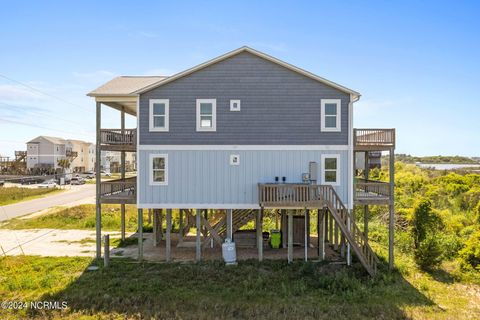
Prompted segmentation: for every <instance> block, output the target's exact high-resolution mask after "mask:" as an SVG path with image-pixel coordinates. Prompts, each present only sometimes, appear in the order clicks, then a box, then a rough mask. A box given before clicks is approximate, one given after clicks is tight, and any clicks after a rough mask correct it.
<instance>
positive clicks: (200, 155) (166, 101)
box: [88, 47, 395, 274]
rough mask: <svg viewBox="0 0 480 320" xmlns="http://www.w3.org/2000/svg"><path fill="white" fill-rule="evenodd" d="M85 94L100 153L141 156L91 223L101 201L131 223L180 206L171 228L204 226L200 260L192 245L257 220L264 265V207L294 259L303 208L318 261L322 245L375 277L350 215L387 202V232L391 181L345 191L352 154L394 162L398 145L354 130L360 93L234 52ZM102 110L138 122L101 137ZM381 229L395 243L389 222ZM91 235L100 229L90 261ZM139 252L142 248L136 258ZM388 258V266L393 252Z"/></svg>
mask: <svg viewBox="0 0 480 320" xmlns="http://www.w3.org/2000/svg"><path fill="white" fill-rule="evenodd" d="M88 95H89V96H92V97H95V99H96V101H97V142H99V144H98V145H97V154H99V153H100V152H101V151H102V150H110V151H112V150H115V151H120V152H136V153H137V155H138V158H137V166H138V168H137V169H138V176H137V178H136V180H128V179H121V180H118V182H117V183H118V186H116V187H114V186H115V183H116V182H115V181H109V182H108V185H107V184H105V186H102V188H100V189H97V190H101V193H99V194H97V219H99V220H97V222H99V221H100V219H101V204H102V203H120V204H122V211H123V210H124V209H123V206H124V204H125V203H136V205H137V207H138V208H139V225H140V224H142V214H141V212H142V210H143V209H153V210H154V212H156V214H157V213H158V214H161V213H160V212H166V219H167V225H168V223H171V210H172V209H180V212H182V213H181V215H180V220H181V221H182V218H181V217H182V214H183V213H185V215H188V216H190V217H191V218H192V219H194V220H193V221H196V225H197V232H200V230H201V225H202V226H203V225H206V227H207V230H205V231H204V234H203V236H200V235H198V236H197V241H196V258H197V259H200V257H201V250H202V249H201V248H202V245H201V244H200V242H201V241H202V240H201V239H203V242H204V244H203V246H205V245H208V243H209V241H212V243H213V242H216V243H220V242H221V241H223V239H225V238H232V237H233V238H234V239H235V232H236V230H238V228H240V227H241V226H242V225H244V224H245V223H246V222H248V221H251V220H252V219H255V220H256V226H257V227H256V234H257V247H258V257H259V259H260V260H261V259H262V258H263V245H262V231H264V230H262V221H263V213H264V210H265V209H279V211H275V212H280V213H281V216H282V217H281V218H282V234H283V239H287V238H288V244H286V243H285V242H284V247H288V260H289V261H291V260H292V259H293V247H292V245H293V242H291V241H290V239H292V238H295V234H294V233H293V229H292V228H293V227H292V225H293V222H292V221H293V220H294V219H293V215H294V214H295V215H296V216H297V217H302V219H304V220H307V221H308V220H309V217H310V211H311V210H316V211H317V210H318V217H319V218H318V227H319V230H322V231H321V233H319V237H320V239H323V240H322V241H319V243H318V252H319V259H323V258H324V257H325V243H330V244H333V245H334V248H335V249H339V248H341V250H342V252H343V253H342V254H343V256H346V260H347V263H350V250H353V252H354V253H355V254H356V255H357V257H358V258H359V260H360V261H361V262H362V264H363V265H364V266H365V268H366V269H367V270H368V272H369V273H370V274H374V273H375V270H376V261H377V260H376V257H375V256H374V254H373V251H372V250H371V248H370V247H369V246H368V244H367V237H368V235H367V231H366V230H367V226H368V224H367V222H368V221H367V220H366V222H365V223H366V224H365V233H362V232H360V231H359V229H358V227H357V226H356V224H355V223H354V220H353V219H352V216H351V212H352V209H353V208H354V205H362V206H365V208H366V209H365V211H366V212H367V210H368V204H372V203H375V204H386V205H389V206H390V214H391V221H392V223H393V218H392V217H393V197H390V194H393V184H388V183H386V184H385V183H382V182H372V181H370V180H368V176H365V177H364V180H360V179H358V180H355V182H354V172H355V170H354V163H353V162H354V159H355V155H354V153H355V152H369V151H382V150H384V151H390V155H391V156H390V159H391V163H392V162H393V149H394V140H395V138H394V130H393V129H385V130H379V129H358V130H357V129H353V104H354V102H356V101H358V99H359V98H360V94H359V93H358V92H356V91H354V90H351V89H348V88H346V87H344V86H342V85H339V84H337V83H334V82H332V81H329V80H326V79H324V78H321V77H319V76H316V75H314V74H312V73H310V72H308V71H305V70H303V69H300V68H298V67H295V66H293V65H290V64H288V63H285V62H283V61H280V60H278V59H276V58H273V57H271V56H269V55H266V54H264V53H261V52H259V51H256V50H254V49H251V48H248V47H242V48H240V49H237V50H235V51H232V52H229V53H227V54H225V55H222V56H220V57H218V58H215V59H213V60H210V61H207V62H205V63H203V64H200V65H198V66H196V67H193V68H191V69H188V70H186V71H183V72H180V73H178V74H176V75H173V76H171V77H118V78H115V79H113V80H111V81H109V82H107V83H106V84H104V85H103V86H101V87H100V88H98V89H96V90H94V91H92V92H91V93H89V94H88ZM102 105H107V106H109V107H112V108H114V109H117V110H119V111H121V114H122V119H124V114H125V113H128V114H131V115H134V116H136V117H137V124H138V128H137V129H125V128H124V126H125V124H124V120H122V123H121V128H120V129H118V128H117V129H102V128H100V127H99V125H98V123H100V121H99V120H100V119H99V117H100V116H101V106H102ZM391 167H392V168H393V166H391ZM365 171H367V172H368V170H365ZM391 177H393V171H391ZM98 183H101V182H100V181H98ZM354 183H356V185H354ZM102 184H103V183H102ZM109 190H111V191H109ZM118 190H124V192H123V193H119V191H118ZM132 191H133V192H132ZM160 210H162V211H160ZM205 210H215V211H216V212H225V215H226V216H225V219H223V220H222V222H221V223H223V226H222V225H220V226H219V225H215V226H214V225H210V223H212V224H213V222H212V221H210V220H209V219H208V218H205V217H203V212H206V211H205ZM122 216H123V215H122ZM287 216H288V217H287ZM160 217H161V216H160ZM193 217H195V218H193ZM157 221H159V220H158V219H157ZM188 221H190V219H189V220H188ZM181 223H182V222H181ZM218 223H220V222H218ZM157 224H158V222H157ZM97 225H98V226H100V223H97ZM305 226H307V224H306V223H305ZM223 227H225V230H224V229H223ZM332 228H334V229H335V230H336V231H335V232H333V231H332V230H333V229H332ZM139 229H140V230H141V229H142V228H139ZM154 230H156V226H155V219H154ZM220 230H224V231H220ZM390 231H391V235H392V237H393V224H391V225H390ZM100 232H101V230H100V228H98V229H97V256H98V257H100V250H101V247H100V244H101V234H100ZM169 234H170V233H168V232H167V256H166V259H167V260H169V259H170V240H169ZM339 235H340V236H339ZM202 237H203V238H202ZM328 239H329V242H326V241H327V240H328ZM339 239H343V240H341V241H340V240H339ZM392 239H393V238H392ZM156 241H157V240H156V236H154V243H156ZM284 241H286V240H284ZM307 241H308V242H309V241H310V240H309V232H307V228H305V243H307ZM310 245H313V244H312V243H311V242H310V244H309V245H307V246H306V247H308V246H310ZM391 245H393V240H392V241H391ZM142 246H143V244H142V242H139V259H142V257H143V249H142V248H143V247H142ZM339 250H340V249H339ZM390 254H391V255H390V262H391V263H393V246H391V248H390ZM305 259H306V257H305Z"/></svg>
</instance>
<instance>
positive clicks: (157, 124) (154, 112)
mask: <svg viewBox="0 0 480 320" xmlns="http://www.w3.org/2000/svg"><path fill="white" fill-rule="evenodd" d="M169 105H170V102H169V100H168V99H150V120H149V122H150V131H168V122H169V109H170V108H169Z"/></svg>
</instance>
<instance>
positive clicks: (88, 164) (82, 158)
mask: <svg viewBox="0 0 480 320" xmlns="http://www.w3.org/2000/svg"><path fill="white" fill-rule="evenodd" d="M67 145H68V146H69V147H70V148H71V150H72V151H74V152H76V153H77V156H76V157H75V158H73V160H72V162H71V164H70V168H71V169H72V171H73V172H87V171H95V145H94V144H93V143H91V142H85V141H81V140H67Z"/></svg>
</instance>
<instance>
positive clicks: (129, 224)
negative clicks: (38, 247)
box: [0, 204, 137, 231]
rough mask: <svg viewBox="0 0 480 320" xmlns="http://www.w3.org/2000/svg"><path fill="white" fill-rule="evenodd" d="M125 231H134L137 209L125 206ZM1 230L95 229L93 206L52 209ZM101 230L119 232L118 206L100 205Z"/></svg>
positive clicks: (9, 222)
mask: <svg viewBox="0 0 480 320" xmlns="http://www.w3.org/2000/svg"><path fill="white" fill-rule="evenodd" d="M125 223H126V230H127V231H135V230H136V226H137V209H136V207H135V206H133V205H127V206H126V209H125ZM0 228H3V229H12V230H19V229H37V228H49V229H87V230H93V229H95V205H94V204H83V205H79V206H75V207H70V208H63V207H59V208H54V209H52V211H51V212H49V213H47V214H44V215H41V216H36V217H33V218H30V219H18V218H17V219H11V220H8V221H7V222H6V223H4V224H2V225H1V226H0ZM102 229H103V230H107V231H110V230H112V231H113V230H115V231H118V230H120V206H119V205H102Z"/></svg>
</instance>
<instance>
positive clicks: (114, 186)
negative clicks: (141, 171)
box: [100, 177, 137, 197]
mask: <svg viewBox="0 0 480 320" xmlns="http://www.w3.org/2000/svg"><path fill="white" fill-rule="evenodd" d="M136 188H137V177H131V178H125V180H123V179H118V180H110V181H104V182H102V183H100V195H101V196H102V197H105V196H112V195H117V194H121V193H125V195H126V196H132V197H134V196H135V192H136Z"/></svg>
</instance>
